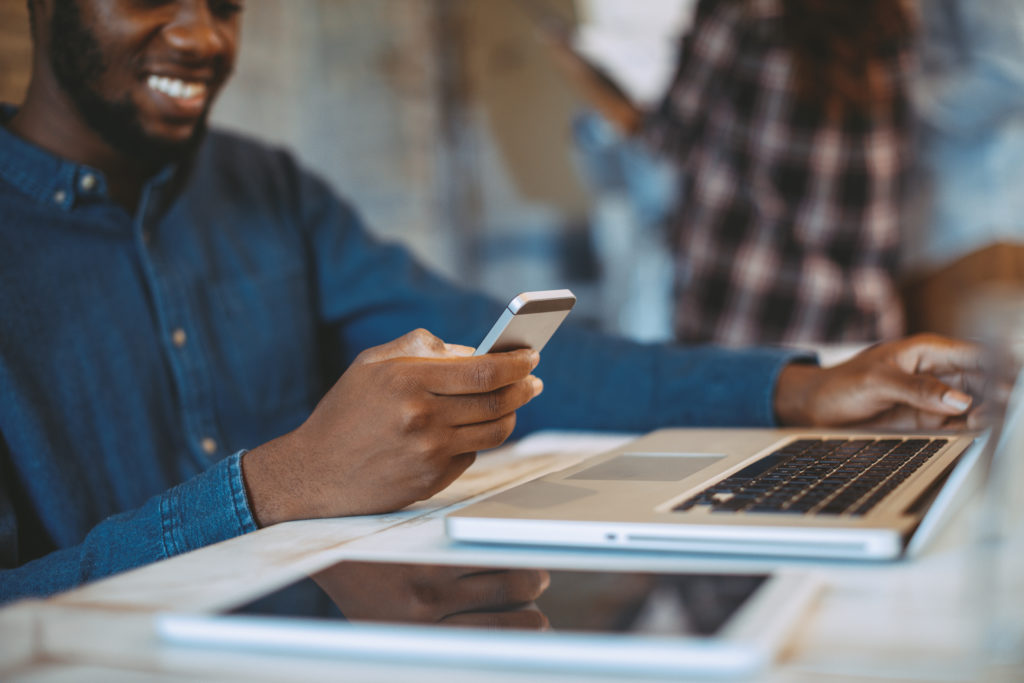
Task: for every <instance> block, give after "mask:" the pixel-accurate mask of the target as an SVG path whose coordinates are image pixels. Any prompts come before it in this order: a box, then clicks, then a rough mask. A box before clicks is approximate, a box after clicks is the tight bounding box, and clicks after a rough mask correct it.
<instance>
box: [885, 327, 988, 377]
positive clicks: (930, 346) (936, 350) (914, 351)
mask: <svg viewBox="0 0 1024 683" xmlns="http://www.w3.org/2000/svg"><path fill="white" fill-rule="evenodd" d="M902 343H904V344H905V346H904V348H902V349H901V350H900V351H899V353H898V364H899V365H900V367H902V368H903V369H904V370H905V371H907V372H909V373H915V374H916V373H928V374H932V375H943V374H948V373H956V372H982V371H984V369H985V367H986V362H985V353H984V350H983V349H982V348H981V347H979V346H977V345H976V344H971V343H969V342H964V341H960V340H957V339H948V338H946V337H940V336H938V335H931V334H921V335H916V336H914V337H910V338H909V339H907V340H905V342H902Z"/></svg>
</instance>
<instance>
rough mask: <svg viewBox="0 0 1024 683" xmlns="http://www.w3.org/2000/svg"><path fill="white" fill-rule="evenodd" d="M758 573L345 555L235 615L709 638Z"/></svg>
mask: <svg viewBox="0 0 1024 683" xmlns="http://www.w3.org/2000/svg"><path fill="white" fill-rule="evenodd" d="M766 578H767V577H766V576H764V575H702V574H688V573H682V574H670V573H652V572H618V571H616V572H608V571H575V570H574V571H567V570H544V569H523V568H512V569H498V568H493V567H454V566H444V565H425V564H404V563H383V562H362V561H359V562H356V561H346V562H342V563H339V564H337V565H335V566H333V567H331V568H329V569H327V570H324V571H322V572H319V573H318V574H316V575H315V576H314V577H312V579H307V580H306V581H304V582H302V583H300V584H293V585H291V586H288V587H286V588H284V589H282V590H280V591H276V592H274V593H272V594H270V595H268V596H266V597H264V598H261V599H260V600H258V601H256V602H253V603H249V604H246V605H243V606H241V607H239V608H238V609H236V610H234V612H235V613H243V614H250V615H252V614H266V615H276V616H297V617H310V616H321V617H328V618H334V619H339V620H343V621H348V622H353V623H356V622H377V623H404V624H439V625H450V626H479V627H484V628H489V629H500V628H509V629H521V630H522V629H525V630H540V631H544V630H554V631H574V632H585V633H636V634H657V635H675V636H714V635H715V634H716V633H717V632H718V631H719V630H720V629H721V628H722V627H723V626H724V625H725V624H727V623H728V622H729V620H730V618H731V617H732V616H733V615H734V614H736V613H737V611H739V610H740V609H741V608H742V607H743V605H744V604H745V603H746V602H747V601H748V600H749V599H750V598H751V596H753V595H754V594H755V593H756V592H757V590H758V588H759V587H760V586H761V585H762V584H763V583H764V582H765V580H766Z"/></svg>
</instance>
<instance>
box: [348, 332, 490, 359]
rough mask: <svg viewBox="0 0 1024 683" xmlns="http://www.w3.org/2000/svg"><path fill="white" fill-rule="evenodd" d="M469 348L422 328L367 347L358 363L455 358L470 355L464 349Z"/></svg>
mask: <svg viewBox="0 0 1024 683" xmlns="http://www.w3.org/2000/svg"><path fill="white" fill-rule="evenodd" d="M467 348H469V347H466V346H459V345H458V344H445V343H444V342H443V341H442V340H441V339H440V338H438V337H436V336H434V335H433V334H431V333H430V332H428V331H427V330H424V329H422V328H420V329H417V330H413V331H412V332H408V333H406V334H403V335H402V336H401V337H399V338H398V339H395V340H394V341H390V342H388V343H387V344H381V345H380V346H374V347H371V348H369V349H366V350H365V351H363V352H362V353H360V354H359V356H358V357H357V358H356V363H379V362H381V361H385V360H391V359H393V358H455V357H459V356H465V355H468V354H466V353H465V352H464V351H463V350H464V349H467ZM470 353H472V350H470Z"/></svg>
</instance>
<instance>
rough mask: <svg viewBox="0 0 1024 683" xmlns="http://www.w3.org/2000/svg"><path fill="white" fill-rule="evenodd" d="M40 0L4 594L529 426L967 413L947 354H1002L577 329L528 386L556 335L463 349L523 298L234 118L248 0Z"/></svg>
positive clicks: (442, 466) (19, 170) (463, 457)
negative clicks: (807, 346)
mask: <svg viewBox="0 0 1024 683" xmlns="http://www.w3.org/2000/svg"><path fill="white" fill-rule="evenodd" d="M30 9H31V12H32V14H31V16H32V19H33V37H34V45H35V48H34V59H33V76H32V81H31V84H30V87H29V92H28V95H27V97H26V100H25V102H24V103H23V104H22V105H21V107H20V108H17V109H15V108H13V107H8V108H6V110H5V111H4V113H3V116H2V122H3V127H2V128H0V311H2V313H0V315H2V316H3V321H2V329H3V333H2V335H0V435H2V439H0V473H2V475H0V567H2V569H0V601H3V600H11V599H14V598H18V597H23V596H29V595H47V594H51V593H54V592H57V591H60V590H64V589H67V588H71V587H73V586H76V585H78V584H80V583H82V582H84V581H88V580H91V579H94V578H98V577H101V576H105V575H108V574H111V573H114V572H117V571H121V570H124V569H128V568H130V567H135V566H138V565H141V564H145V563H148V562H152V561H155V560H159V559H162V558H165V557H168V556H171V555H175V554H178V553H181V552H185V551H187V550H191V549H194V548H198V547H201V546H204V545H208V544H210V543H214V542H217V541H220V540H223V539H226V538H229V537H232V536H236V535H239V534H242V533H246V532H248V531H252V530H254V529H256V528H258V527H260V526H265V525H269V524H274V523H277V522H281V521H285V520H290V519H300V518H309V517H323V516H336V515H356V514H369V513H377V512H382V511H385V510H392V509H396V508H399V507H401V506H403V505H406V504H408V503H411V502H413V501H415V500H418V499H423V498H426V497H428V496H430V495H432V494H433V493H435V492H437V491H439V490H441V489H442V488H444V487H445V486H447V485H448V484H449V483H450V482H451V481H452V480H454V479H455V478H456V477H457V476H458V475H459V474H460V473H461V472H463V471H464V470H465V469H466V467H468V466H469V465H470V463H471V462H472V461H473V458H474V455H473V454H474V453H475V452H476V451H479V450H482V449H486V448H491V447H494V446H497V445H499V444H500V443H502V442H503V441H504V440H505V439H506V438H507V437H508V436H509V435H510V434H511V433H512V431H513V428H514V427H515V425H516V422H517V420H518V424H519V429H520V430H522V431H525V430H528V429H535V428H539V427H545V426H558V427H564V428H586V429H597V428H607V429H618V430H645V429H648V428H652V427H655V426H657V425H664V424H677V425H679V424H702V425H726V424H749V425H767V424H773V423H775V422H776V421H778V422H782V423H793V424H840V423H844V424H845V423H879V424H889V425H893V426H901V425H903V426H907V425H920V426H922V427H938V426H942V425H955V424H960V423H962V422H963V421H965V420H966V419H967V417H968V416H967V411H968V409H969V406H970V402H971V397H970V396H969V395H968V394H966V393H964V392H963V391H961V390H960V389H957V388H953V387H951V386H949V385H947V384H946V383H944V382H942V381H941V380H940V379H938V378H937V377H936V376H934V375H950V376H957V377H960V378H962V377H963V376H964V374H963V373H965V372H967V373H970V372H971V371H974V370H976V369H977V355H976V353H975V350H974V349H973V348H972V347H970V346H968V345H966V344H961V343H958V342H953V341H949V340H943V339H937V338H925V339H916V340H909V341H904V342H899V343H894V344H889V345H883V346H879V347H876V348H874V349H871V350H870V351H868V352H866V353H865V354H862V355H861V356H859V357H857V358H856V359H854V360H853V361H851V362H850V363H848V364H846V365H844V366H841V367H839V368H837V369H833V370H822V369H820V368H817V367H816V366H814V365H813V363H810V362H807V361H808V359H807V358H805V357H802V356H798V355H796V354H793V353H791V352H787V351H780V350H770V349H753V350H748V351H724V350H718V349H713V348H692V349H681V348H671V347H647V346H640V345H636V344H631V343H628V342H625V341H622V340H617V339H612V338H608V337H604V336H601V335H597V334H593V333H589V332H587V331H584V330H581V329H576V328H573V327H572V326H569V327H568V328H563V329H562V330H560V331H559V333H558V334H557V335H556V336H555V338H554V339H553V340H552V342H551V344H550V345H549V346H548V347H547V350H546V351H545V365H544V374H545V377H546V382H547V391H546V393H545V396H544V398H543V399H539V400H535V401H533V402H532V403H530V404H529V405H528V406H527V405H526V404H527V403H528V402H530V401H531V399H534V398H535V397H536V396H537V395H538V394H539V393H540V391H541V384H540V380H538V379H536V378H535V377H534V376H533V375H532V374H531V373H532V371H533V369H534V368H535V367H536V365H537V363H538V361H539V357H538V354H536V353H534V352H531V351H525V350H524V351H515V352H511V353H502V354H491V355H488V356H484V357H479V358H477V357H470V356H468V355H466V354H467V352H468V350H467V349H466V348H465V347H462V346H458V345H457V344H462V343H475V342H476V341H478V340H479V339H481V338H482V336H483V334H484V332H485V331H486V330H487V328H488V327H489V326H490V324H491V322H492V321H493V319H494V317H495V316H496V315H497V313H498V312H499V311H500V308H501V306H500V304H497V305H496V304H495V303H494V302H492V301H489V300H488V299H486V298H485V297H482V296H479V295H476V294H473V293H471V292H468V291H465V290H462V289H460V288H458V287H456V286H453V285H452V284H450V283H447V282H445V281H443V280H441V279H440V278H438V277H436V276H434V275H432V274H430V273H428V272H426V271H425V270H423V269H422V268H421V267H419V266H418V265H417V264H416V263H414V262H413V261H412V260H411V258H410V257H409V255H408V254H407V253H406V252H405V251H403V250H402V249H400V248H397V247H393V246H385V245H381V244H378V243H377V242H376V241H374V240H373V239H372V238H371V237H370V236H369V235H368V234H367V233H366V232H365V231H364V229H363V228H362V226H361V224H360V222H359V220H358V218H357V217H356V216H355V215H354V214H353V213H352V211H351V210H350V209H349V208H348V207H347V206H346V205H345V204H344V203H342V202H341V201H339V200H338V199H337V198H336V197H335V195H333V194H332V193H331V191H330V190H328V189H327V188H326V187H324V185H323V184H322V183H321V182H319V181H318V180H317V179H316V178H313V177H311V176H310V175H309V174H307V173H305V172H303V171H301V170H300V169H298V168H297V167H296V166H295V164H294V163H293V161H292V160H291V159H290V158H289V157H288V156H287V155H286V154H284V153H282V152H280V151H274V150H268V149H266V148H264V147H261V146H259V145H257V144H255V143H253V142H250V141H246V140H241V139H238V138H235V137H231V136H227V135H224V134H218V133H207V132H206V126H205V123H206V118H207V113H208V112H209V109H210V106H211V103H212V102H213V99H214V97H215V96H216V94H217V92H218V91H219V90H220V88H221V86H222V85H223V84H224V82H225V81H226V79H227V77H228V74H229V73H230V71H231V68H232V65H233V63H234V58H235V51H236V49H237V44H238V29H239V12H240V10H241V9H242V6H241V3H240V2H231V1H228V0H169V1H166V2H157V3H140V2H135V1H133V0H31V2H30ZM416 328H426V329H429V330H430V331H431V332H432V333H433V334H431V332H426V331H425V329H418V330H417V329H416ZM409 330H416V331H413V332H409ZM434 335H437V336H434ZM442 340H445V341H442ZM929 373H930V374H929ZM339 375H340V379H338V377H339ZM335 380H336V381H335ZM963 386H966V385H962V386H961V388H963ZM524 406H525V407H524ZM520 408H522V410H520ZM246 449H251V450H248V451H247V450H246Z"/></svg>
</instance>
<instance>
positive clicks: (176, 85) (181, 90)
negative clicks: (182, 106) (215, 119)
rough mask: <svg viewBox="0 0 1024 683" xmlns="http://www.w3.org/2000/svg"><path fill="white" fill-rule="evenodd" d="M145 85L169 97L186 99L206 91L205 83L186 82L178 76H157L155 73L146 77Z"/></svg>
mask: <svg viewBox="0 0 1024 683" xmlns="http://www.w3.org/2000/svg"><path fill="white" fill-rule="evenodd" d="M146 85H148V86H149V87H150V89H152V90H156V91H157V92H160V93H163V94H165V95H169V96H170V97H176V98H179V99H186V100H188V99H192V98H193V97H199V96H201V95H204V94H205V93H206V84H205V83H188V82H186V81H183V80H181V79H178V78H168V77H167V76H157V75H155V74H154V75H151V76H150V77H149V78H148V79H146Z"/></svg>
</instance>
